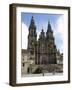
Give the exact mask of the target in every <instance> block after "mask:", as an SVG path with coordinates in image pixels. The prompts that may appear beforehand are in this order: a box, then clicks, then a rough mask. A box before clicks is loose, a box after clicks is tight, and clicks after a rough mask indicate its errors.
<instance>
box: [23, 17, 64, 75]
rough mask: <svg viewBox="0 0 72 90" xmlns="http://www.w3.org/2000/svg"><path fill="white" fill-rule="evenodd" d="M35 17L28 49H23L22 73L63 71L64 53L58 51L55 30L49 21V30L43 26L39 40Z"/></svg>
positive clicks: (30, 27)
mask: <svg viewBox="0 0 72 90" xmlns="http://www.w3.org/2000/svg"><path fill="white" fill-rule="evenodd" d="M36 28H37V27H36V25H35V21H34V18H33V17H32V18H31V21H30V25H29V33H28V46H27V49H22V56H21V57H22V59H21V75H22V76H23V75H25V74H26V75H27V74H35V73H36V74H38V73H49V72H63V54H60V52H59V50H58V51H57V48H56V45H55V39H54V36H53V30H52V27H51V24H50V22H48V26H47V30H46V32H44V30H43V28H42V30H41V32H40V35H39V38H38V40H37V32H36Z"/></svg>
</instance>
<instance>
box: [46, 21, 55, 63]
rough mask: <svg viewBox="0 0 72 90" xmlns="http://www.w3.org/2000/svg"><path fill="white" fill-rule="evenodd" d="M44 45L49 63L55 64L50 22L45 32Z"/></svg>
mask: <svg viewBox="0 0 72 90" xmlns="http://www.w3.org/2000/svg"><path fill="white" fill-rule="evenodd" d="M46 47H47V56H48V63H49V64H56V45H55V43H54V37H53V31H52V28H51V24H50V22H48V28H47V32H46Z"/></svg>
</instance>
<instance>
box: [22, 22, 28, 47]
mask: <svg viewBox="0 0 72 90" xmlns="http://www.w3.org/2000/svg"><path fill="white" fill-rule="evenodd" d="M27 44H28V27H27V26H26V24H24V23H23V22H22V48H23V49H27Z"/></svg>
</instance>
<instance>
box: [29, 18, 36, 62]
mask: <svg viewBox="0 0 72 90" xmlns="http://www.w3.org/2000/svg"><path fill="white" fill-rule="evenodd" d="M36 42H37V33H36V26H35V22H34V18H33V16H32V18H31V22H30V25H29V34H28V52H29V56H30V59H31V60H35V50H36Z"/></svg>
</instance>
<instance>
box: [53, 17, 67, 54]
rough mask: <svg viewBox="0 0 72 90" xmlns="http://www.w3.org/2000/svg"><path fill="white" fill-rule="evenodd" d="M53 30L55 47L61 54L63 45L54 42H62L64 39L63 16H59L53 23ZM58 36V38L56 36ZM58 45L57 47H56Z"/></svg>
mask: <svg viewBox="0 0 72 90" xmlns="http://www.w3.org/2000/svg"><path fill="white" fill-rule="evenodd" d="M55 24H56V25H55V28H54V29H55V30H54V36H55V42H56V45H57V49H59V50H60V52H63V43H61V44H60V45H59V43H58V41H56V40H57V39H58V38H60V39H61V40H62V41H63V39H64V32H65V20H64V16H63V15H62V16H60V17H59V18H58V20H57V22H56V23H55ZM58 35H59V36H58ZM58 45H59V46H58Z"/></svg>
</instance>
